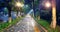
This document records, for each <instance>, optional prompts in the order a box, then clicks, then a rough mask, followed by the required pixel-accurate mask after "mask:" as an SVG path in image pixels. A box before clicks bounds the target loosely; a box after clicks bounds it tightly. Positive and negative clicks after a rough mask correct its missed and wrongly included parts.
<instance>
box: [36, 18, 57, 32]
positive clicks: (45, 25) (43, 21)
mask: <svg viewBox="0 0 60 32" xmlns="http://www.w3.org/2000/svg"><path fill="white" fill-rule="evenodd" d="M35 20H36V21H37V23H38V24H40V25H41V26H43V27H44V28H45V29H46V30H48V32H58V29H57V27H56V29H55V30H54V29H51V28H50V24H49V23H48V22H47V21H46V20H43V19H41V20H37V19H35Z"/></svg>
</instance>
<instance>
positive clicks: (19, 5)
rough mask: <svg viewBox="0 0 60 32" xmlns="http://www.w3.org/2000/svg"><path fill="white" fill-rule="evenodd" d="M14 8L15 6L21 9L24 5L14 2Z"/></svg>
mask: <svg viewBox="0 0 60 32" xmlns="http://www.w3.org/2000/svg"><path fill="white" fill-rule="evenodd" d="M15 6H17V7H23V6H24V4H23V3H21V2H16V4H15Z"/></svg>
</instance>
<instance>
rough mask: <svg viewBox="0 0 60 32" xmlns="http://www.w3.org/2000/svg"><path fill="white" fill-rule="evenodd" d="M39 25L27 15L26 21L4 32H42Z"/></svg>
mask: <svg viewBox="0 0 60 32" xmlns="http://www.w3.org/2000/svg"><path fill="white" fill-rule="evenodd" d="M41 31H42V29H41V30H40V27H39V25H38V24H37V23H36V22H35V20H34V19H33V18H32V17H31V16H30V15H27V16H26V17H25V18H24V19H22V20H20V21H19V22H18V23H17V24H16V25H13V26H12V27H10V28H8V29H6V30H4V32H41Z"/></svg>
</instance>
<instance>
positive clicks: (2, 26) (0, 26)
mask: <svg viewBox="0 0 60 32" xmlns="http://www.w3.org/2000/svg"><path fill="white" fill-rule="evenodd" d="M22 18H23V17H19V18H16V19H13V20H12V21H11V23H9V21H8V22H5V23H0V32H2V31H3V30H4V29H6V28H8V27H9V26H10V25H11V26H12V25H14V24H16V23H17V22H18V21H20V20H21V19H22Z"/></svg>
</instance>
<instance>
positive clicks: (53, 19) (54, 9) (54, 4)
mask: <svg viewBox="0 0 60 32" xmlns="http://www.w3.org/2000/svg"><path fill="white" fill-rule="evenodd" d="M51 28H53V29H55V28H56V2H55V0H52V22H51Z"/></svg>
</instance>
